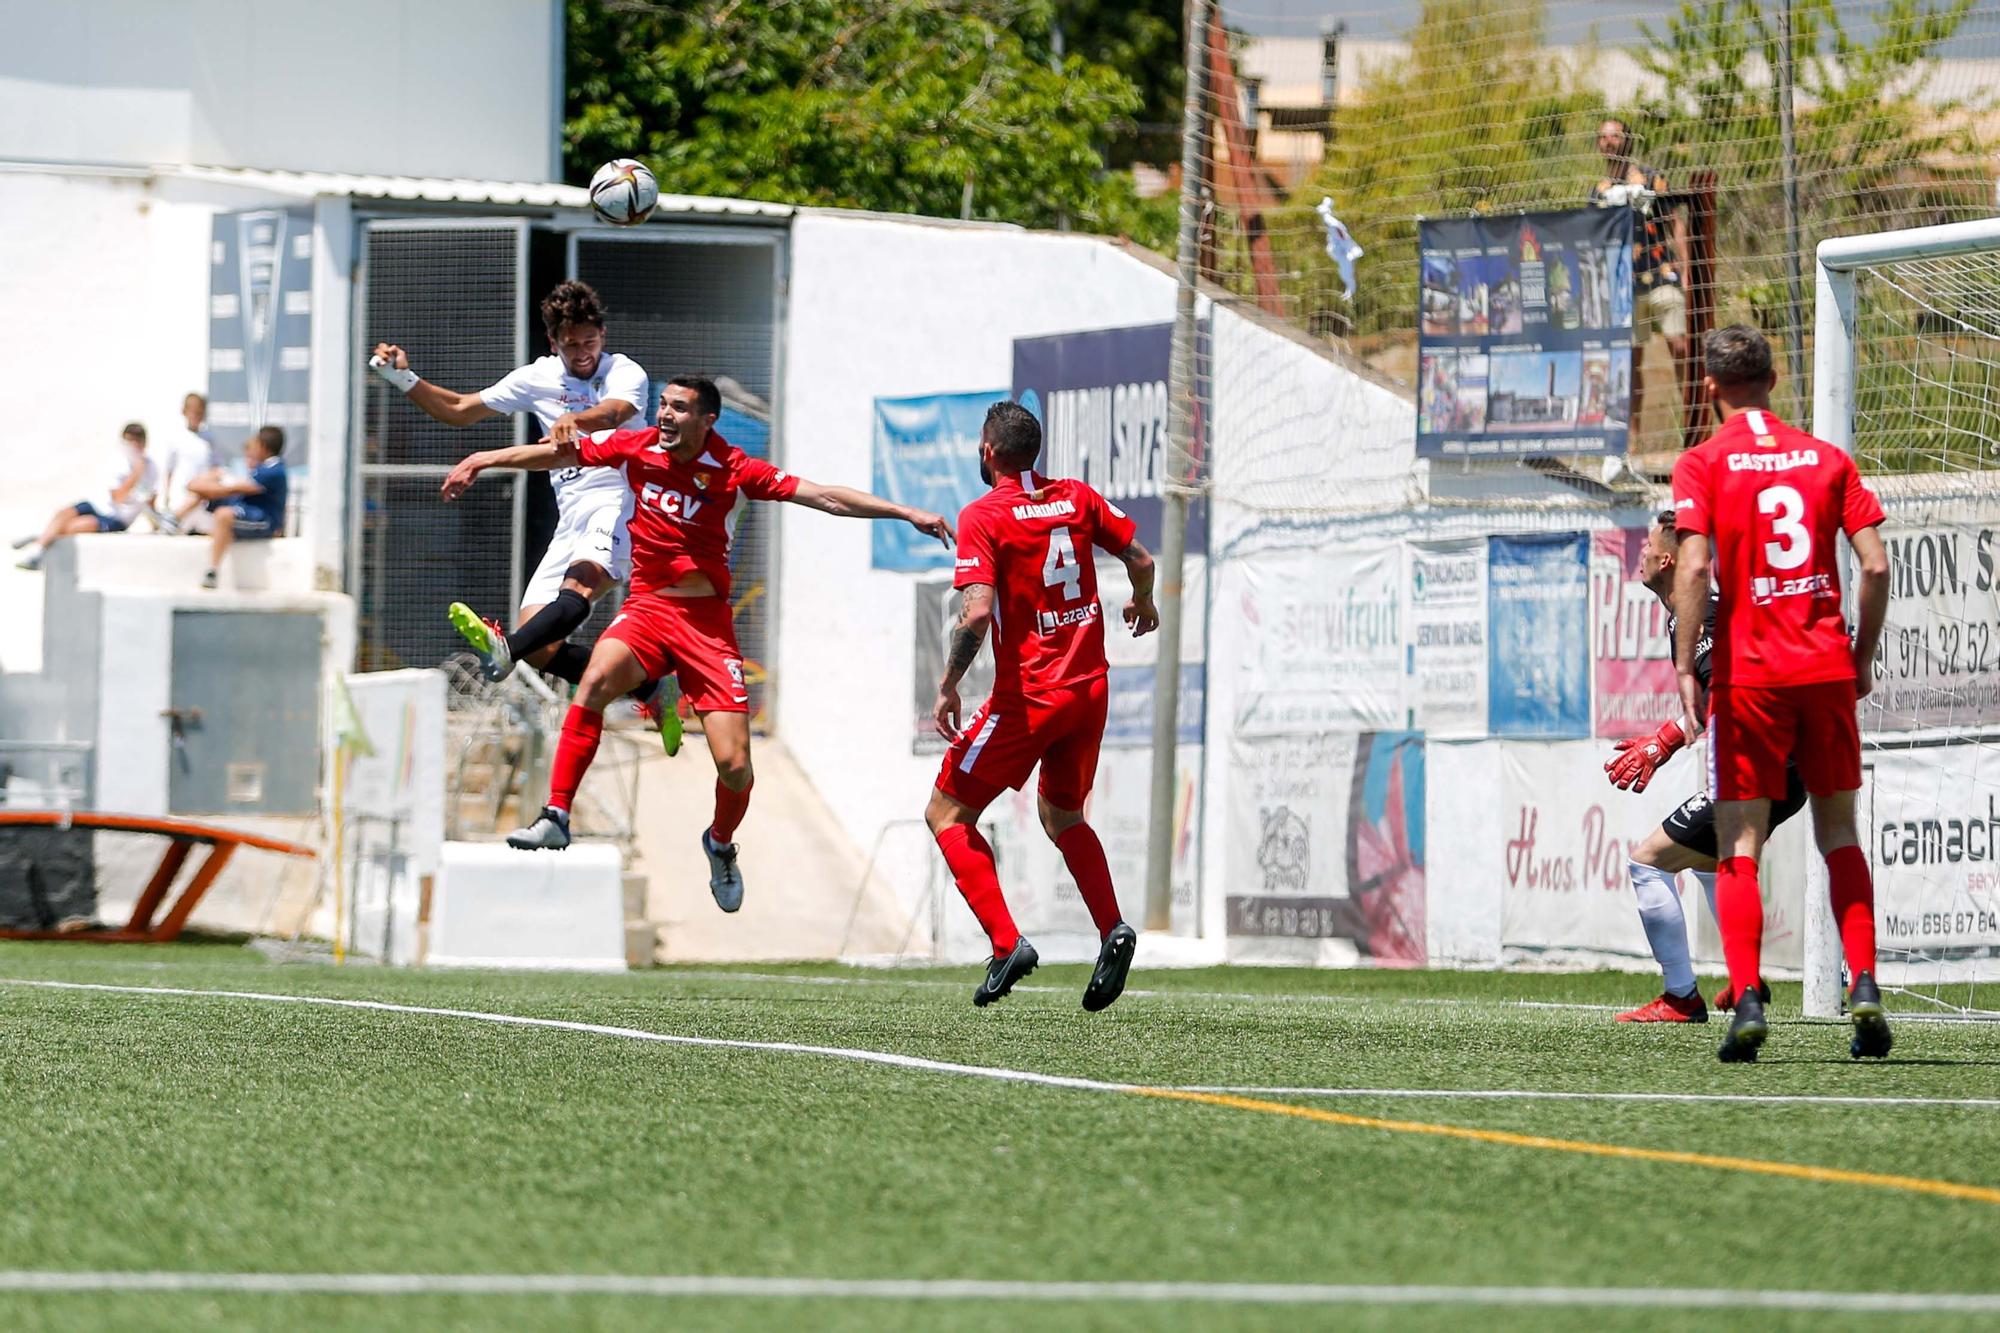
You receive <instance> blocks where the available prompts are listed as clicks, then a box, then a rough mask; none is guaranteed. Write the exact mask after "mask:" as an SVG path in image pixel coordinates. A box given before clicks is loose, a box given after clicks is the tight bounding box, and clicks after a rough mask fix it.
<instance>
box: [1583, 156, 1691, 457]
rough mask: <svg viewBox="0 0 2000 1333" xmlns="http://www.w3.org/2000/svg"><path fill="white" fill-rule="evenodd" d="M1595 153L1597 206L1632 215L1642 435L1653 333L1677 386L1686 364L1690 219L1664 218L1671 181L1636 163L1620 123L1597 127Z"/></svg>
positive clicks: (1675, 214)
mask: <svg viewBox="0 0 2000 1333" xmlns="http://www.w3.org/2000/svg"><path fill="white" fill-rule="evenodd" d="M1597 151H1598V152H1599V153H1601V154H1602V155H1603V157H1604V179H1602V180H1600V181H1598V182H1597V184H1595V185H1593V186H1591V187H1590V198H1591V201H1592V202H1593V203H1596V204H1599V205H1601V206H1603V207H1606V208H1616V207H1620V206H1623V207H1627V208H1630V209H1631V210H1632V420H1631V423H1630V424H1631V429H1632V432H1633V433H1634V435H1636V434H1637V432H1638V430H1639V410H1640V408H1641V406H1642V405H1643V404H1644V401H1645V379H1644V377H1643V376H1642V375H1641V374H1640V373H1639V363H1640V361H1641V360H1642V359H1643V358H1644V357H1645V354H1646V344H1647V343H1649V342H1651V341H1652V338H1653V335H1654V334H1655V333H1658V334H1661V335H1662V336H1664V337H1665V338H1666V340H1667V350H1668V351H1669V352H1670V353H1672V355H1673V362H1674V383H1676V384H1678V383H1679V382H1680V368H1681V365H1682V363H1683V362H1684V361H1686V359H1687V350H1688V346H1687V292H1686V290H1685V285H1684V284H1685V282H1686V279H1687V272H1688V231H1687V218H1686V217H1685V216H1683V215H1682V213H1681V211H1680V210H1679V209H1678V208H1673V209H1668V210H1667V211H1666V216H1662V215H1661V206H1660V205H1659V204H1658V203H1657V202H1656V199H1657V196H1659V195H1662V194H1665V193H1666V192H1667V178H1666V177H1665V176H1663V175H1661V174H1660V173H1659V172H1657V171H1655V170H1654V169H1653V168H1651V167H1648V166H1643V165H1641V164H1640V163H1638V162H1635V161H1633V160H1632V131H1631V129H1630V127H1628V126H1627V125H1626V124H1625V122H1624V121H1622V120H1607V121H1605V122H1604V123H1603V124H1602V125H1600V126H1598V127H1597Z"/></svg>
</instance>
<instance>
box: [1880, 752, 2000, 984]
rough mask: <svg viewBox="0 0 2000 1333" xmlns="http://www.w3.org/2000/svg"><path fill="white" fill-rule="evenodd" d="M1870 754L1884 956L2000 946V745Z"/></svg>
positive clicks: (1915, 957) (1912, 957)
mask: <svg viewBox="0 0 2000 1333" xmlns="http://www.w3.org/2000/svg"><path fill="white" fill-rule="evenodd" d="M1868 762H1869V765H1870V771H1869V773H1868V775H1867V781H1866V782H1865V783H1864V784H1863V791H1862V804H1863V814H1864V818H1865V820H1866V823H1867V828H1866V829H1865V830H1864V832H1863V839H1864V841H1865V843H1866V845H1867V847H1868V852H1869V861H1870V863H1871V864H1872V867H1873V870H1874V874H1875V924H1876V944H1877V947H1878V948H1879V949H1880V950H1881V951H1882V955H1883V958H1884V959H1885V961H1886V960H1897V959H1901V960H1905V961H1912V962H1915V961H1919V960H1921V959H1924V958H1950V957H1953V956H1955V955H1956V956H1961V957H1962V956H1965V955H1966V954H1968V953H1971V952H1977V953H1985V954H1990V953H1991V951H1993V950H1996V949H2000V748H1996V747H1995V746H1994V745H1993V744H1992V743H1991V742H1986V743H1981V744H1973V745H1936V746H1917V747H1912V748H1909V749H1895V750H1871V751H1870V752H1869V753H1868ZM1912 979H1913V980H1914V979H1915V978H1912Z"/></svg>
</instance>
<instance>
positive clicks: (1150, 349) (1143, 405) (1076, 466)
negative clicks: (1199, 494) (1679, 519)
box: [1014, 324, 1208, 553]
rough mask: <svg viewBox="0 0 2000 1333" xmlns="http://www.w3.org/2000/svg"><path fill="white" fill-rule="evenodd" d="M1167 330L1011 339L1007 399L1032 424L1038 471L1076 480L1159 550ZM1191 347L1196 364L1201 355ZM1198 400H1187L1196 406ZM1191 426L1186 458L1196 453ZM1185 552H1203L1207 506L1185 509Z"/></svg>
mask: <svg viewBox="0 0 2000 1333" xmlns="http://www.w3.org/2000/svg"><path fill="white" fill-rule="evenodd" d="M1173 334H1174V326H1173V325H1172V324H1142V325H1139V326H1137V327H1135V328H1127V329H1095V330H1092V331H1090V332H1088V333H1062V334H1056V335H1054V336H1052V337H1047V338H1016V339H1015V340H1014V398H1015V400H1016V401H1017V402H1019V403H1020V404H1021V405H1022V406H1023V407H1025V408H1027V409H1028V410H1029V411H1030V412H1033V413H1034V414H1035V416H1036V418H1037V419H1039V420H1040V421H1041V423H1042V462H1041V470H1042V471H1043V472H1044V473H1045V474H1047V475H1048V476H1051V477H1077V478H1080V479H1082V480H1083V481H1086V482H1088V483H1090V485H1091V486H1093V487H1095V488H1096V489H1097V490H1098V491H1099V492H1100V493H1101V494H1103V496H1104V498H1105V499H1107V500H1109V501H1111V502H1112V503H1113V504H1115V505H1117V506H1118V507H1119V508H1120V509H1123V510H1124V511H1125V512H1126V513H1128V514H1130V515H1131V516H1132V518H1133V521H1134V522H1136V523H1137V524H1138V525H1139V540H1140V541H1142V542H1144V543H1145V544H1146V545H1147V546H1148V547H1150V548H1151V549H1153V550H1155V551H1157V550H1159V549H1160V528H1161V512H1162V509H1163V506H1162V504H1161V501H1160V496H1161V494H1162V483H1163V482H1164V481H1165V479H1166V470H1167V362H1168V360H1169V358H1170V356H1171V352H1172V346H1173ZM1200 350H1201V349H1199V348H1197V356H1196V361H1197V363H1200V362H1201V361H1203V360H1204V358H1203V357H1202V356H1201V355H1200ZM1204 398H1205V395H1202V394H1200V393H1199V392H1198V393H1197V401H1202V400H1203V399H1204ZM1200 451H1201V429H1200V424H1199V423H1197V427H1196V440H1195V453H1196V457H1199V456H1200ZM1187 549H1188V550H1189V551H1191V552H1195V553H1202V552H1206V551H1207V549H1208V523H1207V508H1206V506H1205V505H1204V504H1203V503H1202V502H1201V501H1200V500H1199V499H1197V500H1195V501H1193V502H1192V503H1190V504H1189V506H1188V526H1187Z"/></svg>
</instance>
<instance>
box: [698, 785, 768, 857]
mask: <svg viewBox="0 0 2000 1333" xmlns="http://www.w3.org/2000/svg"><path fill="white" fill-rule="evenodd" d="M756 785H757V783H756V779H754V778H753V779H751V780H750V781H749V782H747V783H745V784H744V786H743V790H742V791H731V790H730V789H729V788H728V787H726V786H724V785H723V783H722V779H721V778H717V779H716V780H715V822H714V823H713V824H710V825H709V826H708V836H709V837H711V838H713V839H715V840H716V841H717V842H732V841H734V840H735V838H736V826H737V825H738V824H741V823H742V822H743V816H744V815H745V814H747V813H748V812H749V810H750V788H752V787H754V786H756Z"/></svg>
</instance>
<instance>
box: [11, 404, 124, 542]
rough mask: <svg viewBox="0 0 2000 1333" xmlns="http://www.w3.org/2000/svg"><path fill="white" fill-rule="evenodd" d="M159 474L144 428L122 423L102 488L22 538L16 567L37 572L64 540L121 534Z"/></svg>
mask: <svg viewBox="0 0 2000 1333" xmlns="http://www.w3.org/2000/svg"><path fill="white" fill-rule="evenodd" d="M159 479H160V472H159V468H158V467H156V466H155V465H154V463H153V460H152V459H151V458H148V457H147V456H146V428H145V426H143V425H142V424H140V423H139V422H137V421H128V422H126V423H125V430H124V442H123V444H122V445H121V447H120V448H119V450H118V456H117V461H116V462H114V463H113V464H112V466H111V467H110V468H109V469H108V471H107V475H106V476H105V489H104V490H103V491H101V492H99V493H98V494H97V495H94V496H92V497H91V498H90V499H88V500H78V501H77V502H76V503H75V504H73V505H65V506H63V507H62V508H61V509H58V510H56V512H55V514H54V515H53V516H52V517H51V518H50V519H49V521H48V525H47V526H46V527H44V528H43V529H42V531H41V532H40V534H39V535H37V536H33V537H23V538H21V539H20V540H19V541H17V542H15V543H14V549H15V550H17V551H18V550H21V549H22V548H23V547H26V548H28V553H27V554H26V555H24V556H22V557H21V559H20V561H19V562H18V565H17V567H18V568H20V569H40V568H41V567H42V557H43V556H44V555H45V554H47V553H48V549H49V548H50V547H51V546H54V545H55V544H56V543H57V542H59V541H61V540H62V539H63V538H65V537H74V536H76V535H77V534H79V533H84V532H123V531H125V529H126V528H128V527H130V526H131V524H132V520H133V519H135V518H137V517H138V516H139V511H140V510H142V509H144V508H145V507H146V505H147V504H148V503H149V502H150V501H151V500H152V498H153V490H154V488H155V487H156V486H157V485H158V484H159Z"/></svg>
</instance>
